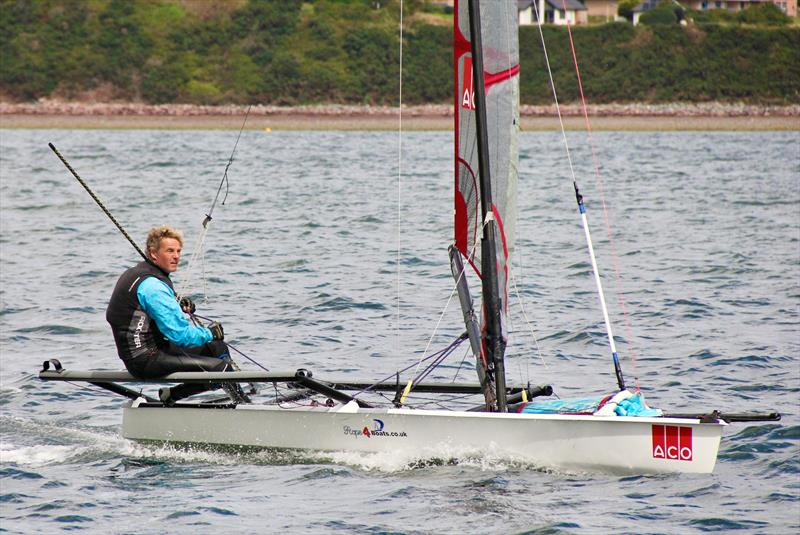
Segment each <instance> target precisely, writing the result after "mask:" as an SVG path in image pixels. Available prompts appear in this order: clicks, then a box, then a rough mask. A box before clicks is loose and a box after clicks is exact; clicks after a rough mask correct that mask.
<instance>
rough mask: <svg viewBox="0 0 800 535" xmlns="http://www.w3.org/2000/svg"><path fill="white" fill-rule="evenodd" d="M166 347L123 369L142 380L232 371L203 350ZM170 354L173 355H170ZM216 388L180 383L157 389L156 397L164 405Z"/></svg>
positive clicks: (218, 386)
mask: <svg viewBox="0 0 800 535" xmlns="http://www.w3.org/2000/svg"><path fill="white" fill-rule="evenodd" d="M186 349H198V350H200V351H202V353H204V354H202V353H190V352H189V351H187V350H186ZM186 349H183V348H178V347H177V346H173V347H170V349H169V350H167V351H159V352H158V353H156V354H155V355H152V356H149V357H140V358H137V359H133V360H130V361H127V362H126V363H125V366H126V367H127V368H128V371H130V372H131V373H132V374H133V375H135V376H137V377H143V378H155V377H163V376H165V375H169V374H170V373H174V372H224V371H229V370H231V369H232V367H231V365H230V362H229V360H227V359H221V358H217V357H215V356H211V353H212V351H211V350H210V349H206V348H186ZM173 351H175V352H174V353H173ZM216 388H220V385H219V384H212V383H184V384H180V385H177V386H174V387H171V388H161V389H160V390H159V397H160V398H161V400H162V401H164V402H165V403H167V404H172V403H174V402H175V401H178V400H180V399H184V398H186V397H189V396H193V395H195V394H200V393H202V392H206V391H208V390H214V389H216Z"/></svg>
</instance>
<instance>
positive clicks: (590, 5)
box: [583, 0, 619, 22]
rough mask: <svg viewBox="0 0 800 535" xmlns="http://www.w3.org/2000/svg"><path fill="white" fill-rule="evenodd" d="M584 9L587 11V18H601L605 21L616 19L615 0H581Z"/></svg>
mask: <svg viewBox="0 0 800 535" xmlns="http://www.w3.org/2000/svg"><path fill="white" fill-rule="evenodd" d="M583 3H584V5H585V6H586V9H587V10H588V11H589V18H590V19H592V18H595V19H602V20H605V21H608V22H610V21H613V20H617V18H618V15H617V9H618V7H619V6H618V5H617V0H583Z"/></svg>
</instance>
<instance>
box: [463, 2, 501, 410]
mask: <svg viewBox="0 0 800 535" xmlns="http://www.w3.org/2000/svg"><path fill="white" fill-rule="evenodd" d="M468 1H469V27H470V34H471V35H470V41H471V44H472V80H473V84H474V86H473V87H474V89H475V97H474V98H475V119H476V130H477V141H478V170H479V172H478V176H479V181H480V193H481V195H480V196H481V215H482V218H483V222H484V225H483V239H482V240H481V273H482V290H483V307H484V314H485V321H486V334H485V337H484V346H485V351H486V359H487V361H491V362H493V363H494V369H495V377H494V380H495V387H496V393H497V411H498V412H506V411H507V406H506V378H505V365H504V360H503V357H504V354H505V345H506V344H505V340H503V333H502V318H501V308H500V296H499V286H498V279H497V259H496V251H497V248H496V244H495V239H496V238H495V227H496V225H497V222H496V221H495V218H494V211H493V204H492V182H491V175H490V171H489V141H488V138H487V129H488V126H487V120H486V89H485V84H484V78H483V73H484V69H483V48H482V42H481V14H480V5H479V1H478V0H468Z"/></svg>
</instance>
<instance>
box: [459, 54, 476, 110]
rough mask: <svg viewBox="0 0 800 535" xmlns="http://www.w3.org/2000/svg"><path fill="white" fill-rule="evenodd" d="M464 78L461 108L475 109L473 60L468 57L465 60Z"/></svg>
mask: <svg viewBox="0 0 800 535" xmlns="http://www.w3.org/2000/svg"><path fill="white" fill-rule="evenodd" d="M462 76H463V77H464V91H463V93H462V94H461V107H462V108H467V109H469V110H474V109H475V85H474V84H473V80H472V58H471V57H470V56H467V57H465V58H464V70H463V71H462Z"/></svg>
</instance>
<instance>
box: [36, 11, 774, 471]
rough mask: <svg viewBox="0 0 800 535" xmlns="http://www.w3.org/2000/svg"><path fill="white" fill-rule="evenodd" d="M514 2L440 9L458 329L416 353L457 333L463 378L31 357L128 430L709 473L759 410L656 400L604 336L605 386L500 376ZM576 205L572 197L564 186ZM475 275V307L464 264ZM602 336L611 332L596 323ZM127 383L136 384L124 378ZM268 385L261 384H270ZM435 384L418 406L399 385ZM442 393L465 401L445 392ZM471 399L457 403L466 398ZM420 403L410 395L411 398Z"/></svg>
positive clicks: (513, 170) (561, 466) (513, 101)
mask: <svg viewBox="0 0 800 535" xmlns="http://www.w3.org/2000/svg"><path fill="white" fill-rule="evenodd" d="M517 33H518V30H517V9H516V2H512V1H509V2H501V1H497V2H483V3H482V4H481V3H480V2H479V1H478V0H469V1H467V0H461V1H456V3H455V13H454V70H455V74H454V76H455V81H456V83H455V84H454V106H455V144H454V173H455V195H454V198H455V225H454V234H455V237H454V243H453V245H452V246H451V247H450V249H449V252H450V259H451V269H452V272H453V276H454V279H455V287H456V288H457V291H458V295H459V301H460V304H461V312H462V315H463V321H464V325H465V332H464V334H463V335H462V336H460V337H459V338H458V339H457V340H456V341H454V342H453V344H451V345H450V346H448V347H447V348H445V349H444V350H442V351H440V352H437V353H434V354H432V355H430V356H429V357H428V359H427V360H428V363H429V364H430V366H434V365H435V364H436V363H437V362H440V361H441V359H443V358H445V357H446V356H447V355H449V354H451V353H452V351H453V349H454V348H455V347H457V346H458V345H459V344H461V343H468V344H469V349H470V351H471V353H472V355H473V356H474V358H475V367H476V370H477V375H478V378H477V381H476V382H475V383H434V382H426V381H425V380H424V376H425V374H424V373H420V374H417V375H416V376H415V378H414V379H412V380H410V381H408V382H407V383H405V384H403V383H401V381H400V374H399V373H398V374H396V375H394V374H393V375H392V376H390V377H389V378H387V379H384V380H382V381H352V380H349V379H347V380H341V379H322V378H319V377H315V376H314V374H313V373H312V371H310V370H307V369H300V370H294V371H286V372H274V371H266V370H264V371H234V372H226V373H213V372H191V373H188V372H185V373H173V374H170V375H167V376H164V377H161V378H157V379H147V380H143V379H138V378H136V377H133V376H131V375H130V374H129V373H127V372H124V371H73V370H67V369H65V368H64V367H62V365H61V363H60V362H59V361H57V360H54V359H53V360H48V361H46V362H45V363H44V365H43V369H42V370H41V371H40V373H39V377H40V378H41V379H43V380H47V381H84V382H88V383H91V384H93V385H95V386H98V387H101V388H103V389H105V390H108V391H110V392H113V393H115V394H118V395H121V396H124V397H126V398H128V400H127V401H125V404H124V406H123V409H122V435H123V436H124V437H125V438H127V439H131V440H136V441H150V442H168V443H190V444H212V445H226V446H247V447H263V448H287V449H299V450H316V451H329V452H336V451H346V452H370V453H373V452H374V453H390V454H391V453H396V452H402V454H403V455H404V456H406V457H409V456H410V457H416V458H420V459H426V458H437V457H442V456H443V455H449V456H456V457H458V456H459V455H476V454H477V455H481V454H482V453H485V452H491V453H492V454H493V455H498V456H508V457H510V458H513V459H518V460H521V461H524V462H527V463H530V465H532V466H536V467H542V468H547V469H557V470H568V471H588V472H610V473H618V474H657V473H681V472H689V473H710V472H712V470H713V469H714V465H715V463H716V460H717V452H718V449H719V444H720V439H721V437H722V434H723V432H724V430H725V428H726V427H727V426H728V425H729V424H730V423H731V422H736V421H764V420H776V419H779V418H780V415H779V414H777V413H770V414H722V413H720V412H718V411H712V412H702V413H696V414H669V413H664V412H662V411H660V410H656V409H652V408H650V407H648V406H647V404H646V403H645V402H644V399H643V397H642V396H641V393H639V392H635V393H634V392H630V391H628V390H627V389H626V388H625V384H624V379H623V376H622V372H621V369H620V366H619V361H618V358H617V354H616V350H615V349H614V351H613V362H614V368H615V374H616V376H617V381H618V385H617V387H618V388H617V389H616V390H615V391H614V392H612V394H610V395H608V396H606V397H603V398H599V399H588V398H587V399H581V400H561V399H558V400H555V401H550V400H548V401H544V402H541V401H536V400H535V398H537V397H541V396H550V395H552V394H553V388H552V387H551V386H549V385H542V386H531V385H529V384H528V385H514V384H507V383H506V377H505V369H504V354H505V348H506V343H507V333H506V311H507V309H508V276H509V269H510V264H509V262H510V258H511V254H512V253H513V249H514V221H515V218H516V215H515V201H516V187H517V186H516V184H517V180H516V179H517V138H518V133H519V47H518V40H517ZM576 198H577V199H578V203H579V206H580V207H581V213H583V205H582V199H581V197H580V193H579V192H578V191H577V188H576ZM470 269H471V270H473V271H475V273H477V274H478V276H479V278H480V281H481V292H480V293H481V296H482V304H481V307H480V309H479V311H478V312H477V313H476V311H475V308H474V307H473V301H472V297H471V296H470V292H469V287H468V284H467V277H466V276H465V274H466V273H467V270H470ZM609 338H610V340H611V341H612V347H613V336H609ZM192 382H195V383H199V382H202V383H208V382H211V383H224V382H229V383H230V382H237V383H265V384H269V385H274V388H272V387H271V388H264V389H263V390H264V391H269V392H270V394H269V395H268V396H267V394H263V396H264V397H269V399H266V401H263V402H262V400H260V399H259V396H253V402H237V401H233V400H231V399H228V398H223V399H198V400H193V399H192V398H189V399H188V400H185V401H183V402H178V403H176V404H174V405H171V406H167V405H165V404H163V403H162V402H161V401H159V399H158V398H157V396H155V394H153V395H152V396H151V395H148V394H146V393H144V392H143V389H142V386H141V385H145V387H147V386H154V384H165V383H192ZM127 383H136V385H135V386H134V387H133V388H132V387H130V386H126V384H127ZM273 394H274V395H273ZM422 394H424V395H426V396H438V397H439V401H437V402H436V403H434V404H430V405H426V406H422V405H421V404H417V403H415V402H414V401H412V400H413V396H418V395H422ZM456 396H472V399H473V401H472V402H469V401H468V402H467V403H466V404H464V403H461V404H458V406H448V404H452V405H455V404H454V403H451V402H452V399H453V398H454V397H456ZM470 403H471V404H470ZM421 406H422V408H421Z"/></svg>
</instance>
